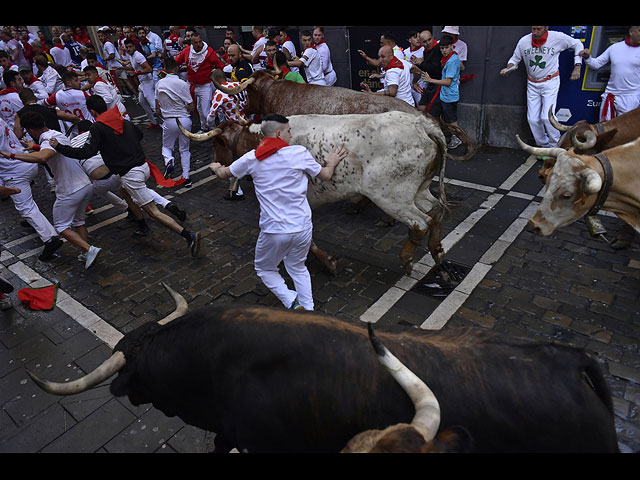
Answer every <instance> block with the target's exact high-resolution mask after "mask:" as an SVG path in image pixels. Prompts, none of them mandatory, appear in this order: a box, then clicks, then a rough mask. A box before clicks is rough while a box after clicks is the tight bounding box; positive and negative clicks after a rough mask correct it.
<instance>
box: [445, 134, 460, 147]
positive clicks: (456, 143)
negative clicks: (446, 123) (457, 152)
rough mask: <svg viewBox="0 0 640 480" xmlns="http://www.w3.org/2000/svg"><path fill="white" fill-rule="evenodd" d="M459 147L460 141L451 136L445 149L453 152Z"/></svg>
mask: <svg viewBox="0 0 640 480" xmlns="http://www.w3.org/2000/svg"><path fill="white" fill-rule="evenodd" d="M460 145H462V140H460V139H459V138H458V137H456V136H455V135H451V140H449V143H448V144H447V148H450V149H452V150H453V149H454V148H457V147H459V146H460Z"/></svg>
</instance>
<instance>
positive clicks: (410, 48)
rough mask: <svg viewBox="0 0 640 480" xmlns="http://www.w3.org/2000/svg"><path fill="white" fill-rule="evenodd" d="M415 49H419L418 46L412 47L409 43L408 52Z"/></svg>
mask: <svg viewBox="0 0 640 480" xmlns="http://www.w3.org/2000/svg"><path fill="white" fill-rule="evenodd" d="M416 50H420V47H412V46H411V45H409V51H410V52H415V51H416Z"/></svg>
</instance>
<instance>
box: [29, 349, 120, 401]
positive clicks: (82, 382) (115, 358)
mask: <svg viewBox="0 0 640 480" xmlns="http://www.w3.org/2000/svg"><path fill="white" fill-rule="evenodd" d="M125 363H126V359H125V358H124V353H122V352H120V351H117V352H115V353H114V354H113V355H111V357H109V358H108V359H107V360H105V361H104V362H103V363H102V365H100V366H99V367H98V368H96V369H95V370H94V371H93V372H91V373H88V374H87V375H85V376H84V377H82V378H79V379H77V380H74V381H72V382H66V383H55V382H49V381H48V380H42V379H41V378H39V377H38V376H37V375H36V374H35V373H33V372H31V371H29V370H27V373H28V374H29V376H30V377H31V378H32V379H33V381H34V382H35V383H36V385H38V386H39V387H40V388H42V389H43V390H44V391H45V392H48V393H51V394H53V395H74V394H76V393H81V392H84V391H85V390H88V389H90V388H92V387H94V386H96V385H98V384H100V383H102V382H104V381H105V380H106V379H108V378H110V377H111V376H113V375H114V374H116V373H117V372H119V371H120V370H121V369H122V368H123V367H124V365H125Z"/></svg>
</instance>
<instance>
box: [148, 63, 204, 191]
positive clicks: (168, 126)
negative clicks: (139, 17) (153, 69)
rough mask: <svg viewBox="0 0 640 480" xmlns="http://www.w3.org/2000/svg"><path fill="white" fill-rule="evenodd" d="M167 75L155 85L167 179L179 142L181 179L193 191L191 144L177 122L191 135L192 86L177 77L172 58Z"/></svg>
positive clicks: (171, 171) (172, 169)
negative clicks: (190, 174)
mask: <svg viewBox="0 0 640 480" xmlns="http://www.w3.org/2000/svg"><path fill="white" fill-rule="evenodd" d="M164 64H165V67H164V71H163V72H162V73H161V74H160V77H161V78H160V80H158V83H157V85H156V94H155V96H156V113H157V114H158V115H159V116H160V118H162V119H163V120H164V121H163V122H162V156H163V157H164V165H165V172H164V177H165V178H169V176H170V175H172V174H173V171H174V168H175V159H174V157H173V147H174V146H175V143H176V140H178V149H179V151H180V161H181V163H182V178H184V179H185V180H186V181H185V187H187V188H189V187H191V185H192V183H191V181H190V180H189V169H190V168H191V152H190V150H189V146H190V141H189V139H188V138H187V137H186V136H184V135H183V134H182V133H181V132H180V129H179V128H178V123H177V120H180V123H181V124H182V126H183V127H184V128H186V129H187V130H188V131H191V114H192V113H194V112H195V111H196V107H195V105H194V103H193V97H192V96H191V91H190V89H189V84H188V83H187V82H185V81H184V80H182V79H181V78H180V77H179V76H178V65H177V64H176V61H175V60H174V59H173V58H166V59H165V61H164Z"/></svg>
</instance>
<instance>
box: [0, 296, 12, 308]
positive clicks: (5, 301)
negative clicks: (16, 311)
mask: <svg viewBox="0 0 640 480" xmlns="http://www.w3.org/2000/svg"><path fill="white" fill-rule="evenodd" d="M12 306H13V305H12V304H11V299H10V298H9V297H7V296H6V295H5V294H4V293H0V310H9V309H10V308H11V307H12Z"/></svg>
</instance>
